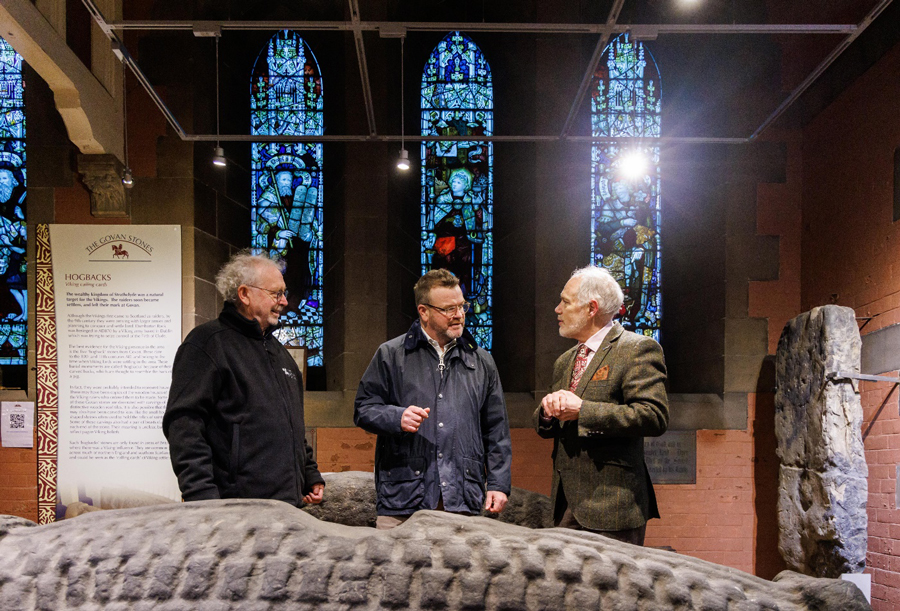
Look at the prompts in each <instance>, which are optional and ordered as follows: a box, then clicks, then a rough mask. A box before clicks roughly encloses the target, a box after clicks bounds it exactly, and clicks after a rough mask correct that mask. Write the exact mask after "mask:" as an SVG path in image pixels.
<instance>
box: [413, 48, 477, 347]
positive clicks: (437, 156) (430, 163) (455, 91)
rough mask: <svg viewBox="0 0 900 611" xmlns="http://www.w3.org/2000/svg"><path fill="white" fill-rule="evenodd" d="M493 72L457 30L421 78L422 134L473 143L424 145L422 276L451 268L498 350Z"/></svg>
mask: <svg viewBox="0 0 900 611" xmlns="http://www.w3.org/2000/svg"><path fill="white" fill-rule="evenodd" d="M493 91H494V90H493V85H492V83H491V69H490V66H489V65H488V63H487V60H486V59H485V58H484V54H483V53H482V52H481V49H479V48H478V45H476V44H475V42H474V41H473V40H472V39H471V38H469V37H468V36H466V35H465V34H463V33H461V32H451V33H449V34H447V36H445V37H444V39H443V40H441V42H439V43H438V45H437V47H435V49H434V51H432V53H431V55H430V56H429V58H428V61H427V62H426V63H425V69H424V71H423V73H422V135H423V136H471V137H472V140H463V141H446V142H423V143H422V150H421V154H422V212H421V214H422V237H421V240H422V259H421V263H422V273H425V272H427V271H428V270H430V269H436V268H444V269H448V270H450V271H451V272H453V273H454V274H456V276H457V277H458V278H459V280H460V286H461V287H462V290H463V294H464V295H465V298H466V300H467V301H469V302H471V303H472V308H471V309H470V310H469V313H468V314H467V315H466V326H467V327H468V328H469V330H470V331H471V332H472V335H473V336H474V337H475V340H476V341H477V342H478V344H479V345H480V346H481V347H483V348H485V349H487V350H490V349H491V344H492V329H493V305H492V295H493V287H492V282H493V279H492V275H493V266H494V234H493V224H494V219H493V202H494V184H493V182H494V181H493V166H494V149H493V145H492V144H491V143H490V142H485V141H483V140H481V141H479V140H478V136H490V135H493V133H494V112H493V109H494V93H493Z"/></svg>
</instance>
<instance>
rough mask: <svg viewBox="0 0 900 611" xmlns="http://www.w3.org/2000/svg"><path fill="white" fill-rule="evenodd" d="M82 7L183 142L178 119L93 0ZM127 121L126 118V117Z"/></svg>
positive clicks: (183, 133)
mask: <svg viewBox="0 0 900 611" xmlns="http://www.w3.org/2000/svg"><path fill="white" fill-rule="evenodd" d="M81 1H82V3H83V4H84V6H85V7H86V8H87V10H88V12H89V13H90V14H91V17H92V18H93V19H94V22H95V23H96V24H97V27H99V28H100V30H101V31H102V32H103V33H104V34H106V36H107V37H108V38H109V40H110V43H111V45H112V51H113V54H114V55H115V56H116V57H117V58H119V61H121V62H122V63H123V64H125V65H126V66H128V68H130V69H131V73H132V74H134V76H135V78H137V80H138V82H139V83H140V84H141V87H143V88H144V91H146V92H147V94H148V95H149V96H150V99H151V100H153V103H154V104H155V105H156V107H157V108H159V111H160V112H161V113H162V114H163V116H164V117H165V118H166V121H168V122H169V125H170V126H171V127H172V129H174V130H175V133H177V134H178V137H179V138H181V139H182V140H184V139H185V138H186V137H187V133H186V132H185V131H184V128H183V127H181V124H180V123H179V122H178V119H176V118H175V115H174V114H172V111H171V110H169V107H168V106H166V103H165V102H164V101H163V100H162V98H160V97H159V94H157V93H156V90H155V89H154V88H153V84H152V83H150V80H149V79H148V78H147V75H145V74H144V72H143V71H142V70H141V68H140V66H138V63H137V62H136V61H135V59H134V57H132V56H131V53H129V52H128V49H126V48H125V43H124V42H122V39H121V38H119V35H118V34H116V32H115V31H114V30H113V28H111V27H109V22H107V21H106V19H105V18H104V17H103V13H101V12H100V9H99V8H97V5H96V4H94V2H93V0H81ZM125 120H126V121H127V120H128V118H127V117H126V118H125Z"/></svg>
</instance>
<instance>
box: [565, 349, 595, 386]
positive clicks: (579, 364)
mask: <svg viewBox="0 0 900 611" xmlns="http://www.w3.org/2000/svg"><path fill="white" fill-rule="evenodd" d="M590 351H591V349H590V348H588V347H587V345H585V344H581V345H580V346H578V353H577V354H576V355H575V366H574V367H573V368H572V381H571V382H570V383H569V391H571V392H575V389H576V388H578V383H579V382H580V381H581V376H582V375H584V370H585V369H587V363H588V358H587V357H588V353H589V352H590Z"/></svg>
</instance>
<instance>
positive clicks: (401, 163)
mask: <svg viewBox="0 0 900 611" xmlns="http://www.w3.org/2000/svg"><path fill="white" fill-rule="evenodd" d="M405 40H406V37H405V36H403V37H401V38H400V158H399V159H398V160H397V168H398V169H400V170H403V171H404V172H405V171H407V170H408V169H409V151H407V150H406V142H405V140H404V138H405V136H406V117H405V116H404V108H403V106H404V105H403V102H404V100H403V42H404V41H405Z"/></svg>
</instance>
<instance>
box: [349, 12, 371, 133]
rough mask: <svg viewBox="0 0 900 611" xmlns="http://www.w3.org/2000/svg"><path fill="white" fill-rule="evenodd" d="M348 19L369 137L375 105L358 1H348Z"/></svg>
mask: <svg viewBox="0 0 900 611" xmlns="http://www.w3.org/2000/svg"><path fill="white" fill-rule="evenodd" d="M349 2H350V18H351V20H352V26H353V42H354V43H355V44H356V59H357V61H358V62H359V78H360V80H361V81H362V94H363V103H364V104H365V106H366V119H367V120H368V121H369V135H370V136H374V135H375V134H377V133H378V132H377V130H376V129H375V104H374V102H373V101H372V84H371V82H370V81H369V64H368V63H366V47H365V45H364V43H363V33H362V29H361V28H360V27H359V24H360V19H359V0H349Z"/></svg>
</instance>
